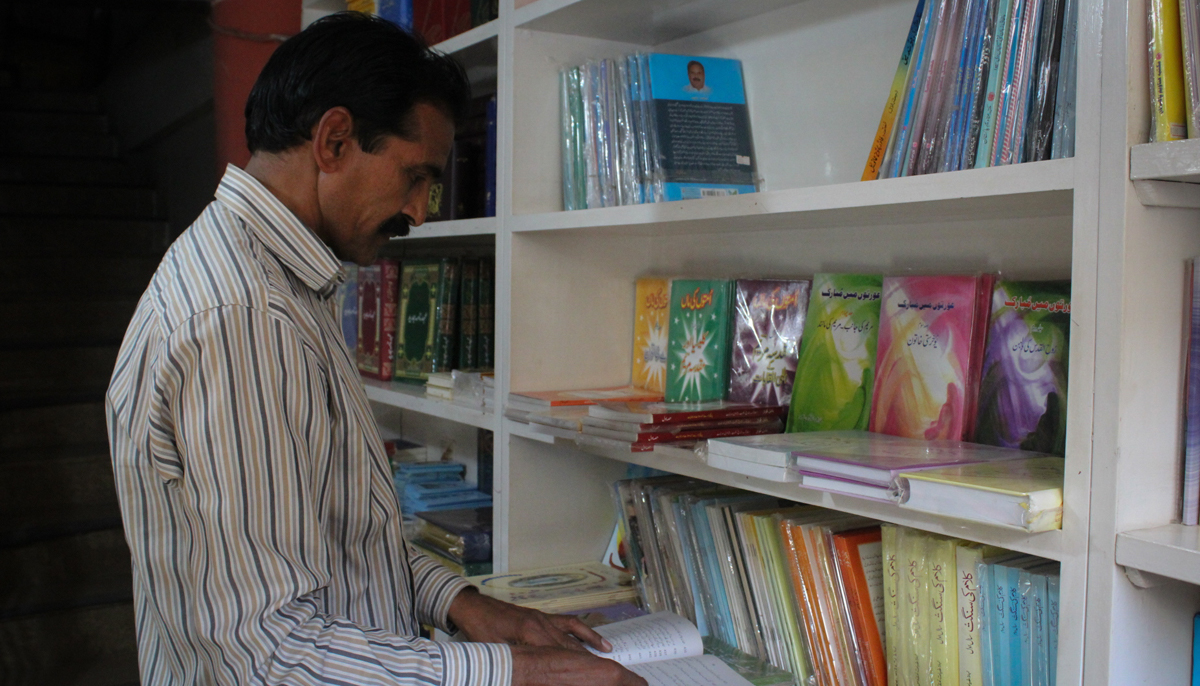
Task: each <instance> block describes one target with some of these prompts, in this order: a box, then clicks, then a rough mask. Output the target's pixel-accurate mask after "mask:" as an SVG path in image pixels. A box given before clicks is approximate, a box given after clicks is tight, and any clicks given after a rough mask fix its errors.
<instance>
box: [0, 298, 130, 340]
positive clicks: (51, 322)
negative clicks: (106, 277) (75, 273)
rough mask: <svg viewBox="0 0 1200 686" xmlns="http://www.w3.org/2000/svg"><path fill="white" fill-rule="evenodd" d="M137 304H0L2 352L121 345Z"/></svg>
mask: <svg viewBox="0 0 1200 686" xmlns="http://www.w3.org/2000/svg"><path fill="white" fill-rule="evenodd" d="M137 303H138V301H137V300H136V299H134V298H117V299H103V300H83V299H80V298H53V299H51V298H38V299H30V300H23V301H17V302H4V301H0V322H4V326H3V327H2V328H0V348H11V347H18V346H20V347H29V346H37V345H48V344H57V345H63V344H73V345H96V344H100V343H105V344H116V343H120V342H121V338H122V337H123V336H124V335H125V328H126V327H127V326H128V325H129V320H130V319H131V318H132V317H133V312H134V310H135V309H136V308H137Z"/></svg>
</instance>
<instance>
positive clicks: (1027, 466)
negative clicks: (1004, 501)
mask: <svg viewBox="0 0 1200 686" xmlns="http://www.w3.org/2000/svg"><path fill="white" fill-rule="evenodd" d="M900 478H903V479H908V480H909V481H930V482H933V483H941V484H949V485H951V486H963V487H966V488H971V489H976V490H980V491H989V492H992V493H1000V494H1003V495H1011V496H1034V495H1038V494H1042V493H1046V492H1049V493H1051V497H1054V495H1057V498H1058V505H1060V506H1061V505H1062V485H1063V458H1061V457H1053V456H1045V457H1026V458H1021V459H1019V460H998V461H993V462H979V463H976V464H968V465H962V466H961V467H939V468H937V469H923V470H921V471H917V472H902V473H901V474H900Z"/></svg>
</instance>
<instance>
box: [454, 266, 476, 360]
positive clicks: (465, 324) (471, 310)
mask: <svg viewBox="0 0 1200 686" xmlns="http://www.w3.org/2000/svg"><path fill="white" fill-rule="evenodd" d="M461 271H462V278H461V279H460V287H459V307H458V331H459V334H458V369H475V368H476V367H477V366H478V365H479V261H478V260H463V262H462V266H461Z"/></svg>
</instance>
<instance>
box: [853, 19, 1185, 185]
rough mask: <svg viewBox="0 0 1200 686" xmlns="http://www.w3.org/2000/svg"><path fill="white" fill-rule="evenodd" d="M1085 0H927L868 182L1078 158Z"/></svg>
mask: <svg viewBox="0 0 1200 686" xmlns="http://www.w3.org/2000/svg"><path fill="white" fill-rule="evenodd" d="M1078 5H1079V3H1078V0H920V2H918V3H917V9H916V13H915V14H914V15H913V20H912V24H911V26H910V27H909V32H908V38H907V40H906V41H905V43H904V49H903V51H902V53H901V56H900V63H899V66H898V67H897V69H896V74H895V77H894V78H893V81H892V88H891V91H890V92H889V93H888V97H887V102H886V104H885V105H884V110H883V116H882V117H881V118H880V122H879V128H878V130H877V132H876V135H875V140H874V143H873V144H872V147H871V152H870V154H869V156H868V158H867V165H866V168H865V169H864V170H863V176H862V178H863V180H864V181H868V180H871V179H876V178H891V177H900V176H911V175H915V174H930V173H934V172H945V171H957V170H960V169H977V168H981V167H991V166H998V165H1002V164H1016V163H1018V162H1033V161H1037V160H1048V159H1058V158H1062V157H1071V156H1073V155H1074V145H1075V80H1076V79H1075V73H1076V64H1077V59H1076V37H1077V23H1078V14H1079V7H1078ZM1176 22H1178V16H1176Z"/></svg>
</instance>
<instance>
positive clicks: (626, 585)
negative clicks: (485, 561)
mask: <svg viewBox="0 0 1200 686" xmlns="http://www.w3.org/2000/svg"><path fill="white" fill-rule="evenodd" d="M467 581H469V582H471V583H472V584H473V585H474V586H475V587H476V588H478V589H479V592H480V593H482V594H484V595H487V596H491V597H493V598H497V599H499V600H503V601H505V602H507V603H512V604H513V605H520V606H522V607H530V608H533V609H535V610H541V611H542V612H549V613H552V614H557V613H563V612H572V611H578V610H586V609H591V608H598V607H605V606H608V605H617V604H619V603H628V602H632V601H634V600H636V599H637V592H636V591H635V590H634V588H633V583H632V582H631V580H630V578H629V575H628V574H626V573H625V572H622V571H619V570H616V569H613V568H612V567H609V566H608V565H604V564H601V563H599V562H588V563H583V564H576V565H565V566H561V567H551V568H548V569H537V570H533V571H528V572H520V573H514V574H496V575H488V576H475V577H471V578H469V579H467Z"/></svg>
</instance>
